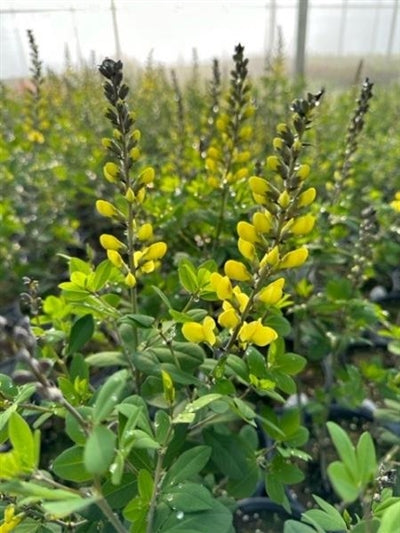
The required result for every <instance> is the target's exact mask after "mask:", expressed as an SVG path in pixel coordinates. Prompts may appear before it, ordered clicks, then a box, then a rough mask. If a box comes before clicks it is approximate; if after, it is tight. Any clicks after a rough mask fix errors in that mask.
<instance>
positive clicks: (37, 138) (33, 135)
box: [28, 130, 44, 144]
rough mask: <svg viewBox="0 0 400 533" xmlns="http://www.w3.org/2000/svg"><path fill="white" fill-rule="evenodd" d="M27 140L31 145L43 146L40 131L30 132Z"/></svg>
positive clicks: (42, 137)
mask: <svg viewBox="0 0 400 533" xmlns="http://www.w3.org/2000/svg"><path fill="white" fill-rule="evenodd" d="M28 140H29V141H31V142H32V143H38V144H43V143H44V136H43V134H42V133H40V131H37V130H32V131H30V132H29V133H28Z"/></svg>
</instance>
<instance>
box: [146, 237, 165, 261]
mask: <svg viewBox="0 0 400 533" xmlns="http://www.w3.org/2000/svg"><path fill="white" fill-rule="evenodd" d="M166 253H167V245H166V244H165V242H163V241H159V242H155V243H154V244H152V245H150V246H149V247H148V248H147V251H146V252H145V253H144V254H143V256H144V258H145V259H146V261H151V260H153V259H154V260H156V259H161V258H162V257H164V255H165V254H166Z"/></svg>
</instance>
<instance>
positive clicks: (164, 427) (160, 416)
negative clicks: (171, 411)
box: [154, 410, 171, 445]
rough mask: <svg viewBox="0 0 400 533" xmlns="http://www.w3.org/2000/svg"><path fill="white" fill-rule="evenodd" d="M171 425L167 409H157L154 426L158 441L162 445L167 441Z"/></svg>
mask: <svg viewBox="0 0 400 533" xmlns="http://www.w3.org/2000/svg"><path fill="white" fill-rule="evenodd" d="M170 427H171V418H170V417H169V415H168V414H167V413H166V412H165V411H161V410H159V411H157V412H156V415H155V417H154V428H155V434H156V439H157V442H159V443H160V444H161V445H164V444H166V443H167V440H166V439H167V437H168V433H169V429H170Z"/></svg>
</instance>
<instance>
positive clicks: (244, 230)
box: [236, 220, 258, 243]
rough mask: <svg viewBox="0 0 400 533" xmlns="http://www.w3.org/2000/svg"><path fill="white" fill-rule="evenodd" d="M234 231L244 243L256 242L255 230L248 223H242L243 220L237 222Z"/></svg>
mask: <svg viewBox="0 0 400 533" xmlns="http://www.w3.org/2000/svg"><path fill="white" fill-rule="evenodd" d="M236 230H237V232H238V235H239V237H240V238H242V239H244V240H245V241H248V242H252V243H254V242H256V241H258V235H257V232H256V228H255V227H254V226H253V225H252V224H250V223H249V222H244V221H243V220H242V221H241V222H238V225H237V227H236Z"/></svg>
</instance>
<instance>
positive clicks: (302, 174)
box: [296, 165, 310, 180]
mask: <svg viewBox="0 0 400 533" xmlns="http://www.w3.org/2000/svg"><path fill="white" fill-rule="evenodd" d="M309 174H310V166H309V165H300V167H299V169H298V170H297V173H296V175H297V176H298V177H299V178H300V179H301V180H305V179H306V178H308V175H309Z"/></svg>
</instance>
